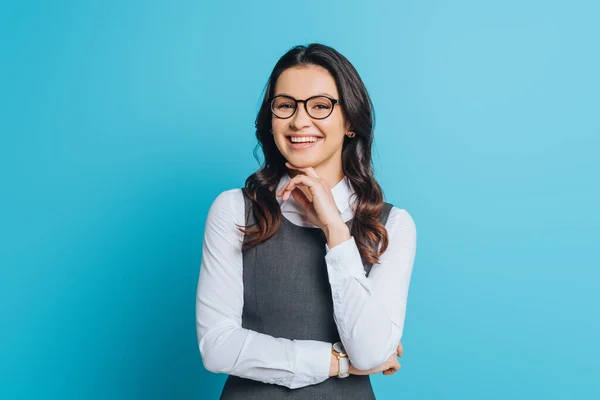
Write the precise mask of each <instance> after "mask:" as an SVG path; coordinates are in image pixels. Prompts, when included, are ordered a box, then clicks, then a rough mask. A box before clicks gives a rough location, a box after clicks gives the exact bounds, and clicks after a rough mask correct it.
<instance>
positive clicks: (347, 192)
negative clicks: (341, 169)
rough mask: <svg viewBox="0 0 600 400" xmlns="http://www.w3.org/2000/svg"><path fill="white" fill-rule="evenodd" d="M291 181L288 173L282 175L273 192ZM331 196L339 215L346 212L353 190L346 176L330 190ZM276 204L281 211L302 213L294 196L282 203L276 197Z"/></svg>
mask: <svg viewBox="0 0 600 400" xmlns="http://www.w3.org/2000/svg"><path fill="white" fill-rule="evenodd" d="M290 179H291V177H290V174H289V173H287V172H286V173H284V174H283V176H282V177H281V179H280V180H279V183H278V184H277V188H276V189H275V192H276V193H277V192H278V191H279V189H281V187H282V186H283V185H285V184H286V183H287V182H289V180H290ZM331 194H332V195H333V200H334V201H335V205H336V206H337V208H338V210H339V212H340V214H341V213H343V212H344V211H346V210H347V209H348V208H349V207H350V197H351V196H352V195H353V194H354V190H353V189H352V185H351V184H350V181H349V180H348V178H347V177H346V176H344V178H343V179H342V180H341V181H339V182H338V183H337V184H336V185H335V186H334V187H333V188H331ZM276 199H277V202H278V203H279V206H280V208H281V211H284V210H285V211H288V212H295V213H304V209H303V207H302V205H300V204H299V203H298V201H296V199H295V198H294V196H290V198H289V199H288V200H287V201H286V202H285V203H283V201H282V200H281V197H276Z"/></svg>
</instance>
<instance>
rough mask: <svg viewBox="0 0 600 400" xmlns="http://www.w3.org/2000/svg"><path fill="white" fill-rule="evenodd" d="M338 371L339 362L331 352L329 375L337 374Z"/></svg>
mask: <svg viewBox="0 0 600 400" xmlns="http://www.w3.org/2000/svg"><path fill="white" fill-rule="evenodd" d="M339 372H340V363H339V362H338V359H337V357H336V356H335V355H333V354H331V361H330V362H329V376H330V377H331V376H337V375H338V374H339Z"/></svg>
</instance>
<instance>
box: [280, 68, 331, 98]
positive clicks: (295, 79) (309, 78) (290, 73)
mask: <svg viewBox="0 0 600 400" xmlns="http://www.w3.org/2000/svg"><path fill="white" fill-rule="evenodd" d="M278 94H287V95H289V96H292V97H295V98H297V99H306V98H308V97H310V96H314V95H316V94H328V95H330V96H332V97H335V98H337V97H338V91H337V86H336V84H335V79H333V76H331V74H330V73H329V71H327V70H326V69H325V68H323V67H319V66H316V65H307V66H301V67H292V68H288V69H286V70H285V71H283V72H282V73H281V75H279V78H278V79H277V83H276V84H275V91H274V95H278Z"/></svg>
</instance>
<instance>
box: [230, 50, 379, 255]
mask: <svg viewBox="0 0 600 400" xmlns="http://www.w3.org/2000/svg"><path fill="white" fill-rule="evenodd" d="M308 65H316V66H320V67H323V68H325V69H326V70H327V71H329V73H330V74H331V75H332V76H333V78H334V79H335V83H336V85H337V88H338V91H339V95H340V96H339V97H340V99H341V104H342V112H343V113H344V115H345V117H346V118H347V121H348V122H349V123H350V127H351V131H353V132H355V133H356V136H355V137H354V138H348V137H345V138H344V143H343V147H342V170H343V173H344V175H345V176H346V177H347V178H348V180H349V181H350V184H351V185H352V188H353V189H354V192H355V195H356V198H355V202H354V219H353V222H352V230H351V232H350V234H351V235H352V236H354V238H355V241H356V243H357V247H358V249H359V252H360V255H361V258H362V261H363V263H370V264H375V263H377V262H378V260H379V257H380V256H381V254H383V253H384V252H385V250H386V249H387V246H388V237H387V231H386V229H385V226H384V225H383V224H382V223H381V222H379V220H378V219H377V216H378V215H379V213H380V212H381V210H382V208H383V192H382V190H381V187H380V186H379V184H378V183H377V181H376V180H375V178H374V177H373V174H374V169H373V166H372V163H371V145H372V142H373V130H374V124H375V117H374V110H373V103H372V102H371V98H370V97H369V94H368V92H367V89H366V87H365V85H364V83H363V82H362V80H361V78H360V76H359V74H358V72H357V71H356V69H355V68H354V66H353V65H352V64H351V63H350V62H349V61H348V59H346V57H344V56H343V55H342V54H340V53H339V52H338V51H336V50H335V49H333V48H331V47H329V46H326V45H323V44H318V43H312V44H310V45H308V46H295V47H293V48H292V49H290V50H289V51H288V52H287V53H285V54H284V55H283V56H282V57H281V58H280V59H279V61H278V62H277V64H276V65H275V67H274V68H273V71H272V72H271V76H270V77H269V80H268V83H267V86H266V89H265V94H264V99H263V101H262V104H261V106H260V109H259V111H258V115H257V117H256V121H255V125H256V138H257V139H258V145H257V148H258V146H260V147H261V148H262V151H263V155H264V161H263V163H262V165H261V166H260V169H259V170H258V171H257V172H255V173H253V174H252V175H250V176H249V177H248V178H247V179H246V183H245V187H244V188H243V190H244V191H245V193H246V195H247V196H248V197H249V198H250V199H251V200H252V205H253V207H252V208H253V212H254V217H255V219H256V224H253V225H251V226H250V227H244V226H238V229H239V230H240V231H241V232H243V233H244V235H245V240H244V243H243V245H242V246H243V248H244V249H247V248H252V247H254V246H256V245H257V244H259V243H261V242H263V241H265V240H267V239H269V238H270V237H271V236H273V235H274V234H275V233H276V232H277V230H278V229H279V226H280V225H281V218H282V214H281V209H280V207H279V204H278V203H277V199H276V197H275V189H276V187H277V184H278V183H279V180H280V179H281V177H282V176H283V175H284V174H285V173H286V172H287V167H286V166H285V162H286V161H287V160H286V159H285V158H284V157H283V155H282V154H281V153H280V152H279V149H278V148H277V146H276V144H275V140H274V138H273V135H272V134H271V132H270V130H271V110H270V105H269V104H268V101H267V99H268V98H269V97H271V96H273V91H274V88H275V83H276V82H277V79H278V78H279V75H281V73H282V72H283V71H285V70H286V69H288V68H291V67H297V66H308ZM256 150H257V149H255V156H256ZM257 160H258V157H257ZM379 247H381V250H379Z"/></svg>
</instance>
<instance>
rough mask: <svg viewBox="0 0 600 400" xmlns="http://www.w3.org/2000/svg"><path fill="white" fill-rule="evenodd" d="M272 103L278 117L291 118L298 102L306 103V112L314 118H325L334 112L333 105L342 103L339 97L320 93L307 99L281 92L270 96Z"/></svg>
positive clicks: (274, 112) (272, 109)
mask: <svg viewBox="0 0 600 400" xmlns="http://www.w3.org/2000/svg"><path fill="white" fill-rule="evenodd" d="M267 101H268V102H269V103H270V105H271V112H272V113H273V115H275V116H276V117H277V118H281V119H287V118H291V116H292V115H294V114H295V113H296V109H297V108H298V103H300V102H302V103H304V109H305V110H306V113H307V114H308V115H309V116H310V117H311V118H314V119H325V118H327V117H329V116H330V115H331V113H332V112H333V107H334V106H335V105H336V103H337V104H341V103H340V100H339V99H333V98H331V97H328V96H323V95H318V96H312V97H309V98H308V99H305V100H296V99H294V98H293V97H291V96H286V95H283V94H280V95H278V96H274V97H270V98H269V99H268V100H267Z"/></svg>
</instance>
